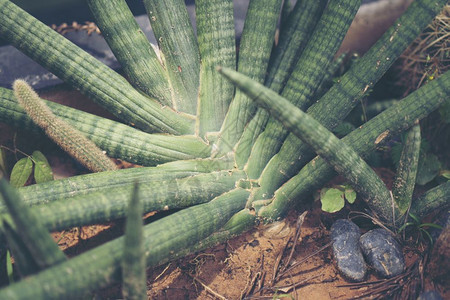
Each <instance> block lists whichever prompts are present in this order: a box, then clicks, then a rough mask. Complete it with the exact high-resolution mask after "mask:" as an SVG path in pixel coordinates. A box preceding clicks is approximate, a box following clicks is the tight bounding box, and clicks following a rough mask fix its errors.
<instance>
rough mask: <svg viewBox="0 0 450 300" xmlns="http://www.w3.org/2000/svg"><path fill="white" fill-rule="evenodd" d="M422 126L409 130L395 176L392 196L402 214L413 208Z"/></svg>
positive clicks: (415, 126)
mask: <svg viewBox="0 0 450 300" xmlns="http://www.w3.org/2000/svg"><path fill="white" fill-rule="evenodd" d="M420 141H421V135H420V125H419V124H417V125H414V126H413V127H411V129H409V130H408V133H407V135H406V141H405V144H404V146H403V151H402V154H401V156H400V161H399V163H398V168H397V173H396V174H395V179H394V184H393V186H392V194H393V196H394V200H395V202H396V204H397V206H398V207H399V210H400V212H401V213H402V214H405V213H406V212H407V211H408V209H409V208H410V206H411V201H412V196H413V192H414V186H415V185H416V175H417V169H418V165H419V155H420Z"/></svg>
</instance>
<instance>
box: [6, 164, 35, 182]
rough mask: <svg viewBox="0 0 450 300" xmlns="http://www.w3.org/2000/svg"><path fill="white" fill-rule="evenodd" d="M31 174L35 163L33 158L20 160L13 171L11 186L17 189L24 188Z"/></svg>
mask: <svg viewBox="0 0 450 300" xmlns="http://www.w3.org/2000/svg"><path fill="white" fill-rule="evenodd" d="M31 172H33V161H32V160H31V158H30V157H24V158H22V159H20V160H19V161H18V162H17V163H16V164H15V165H14V167H13V169H12V171H11V180H10V184H11V185H12V186H13V187H15V188H18V187H22V186H24V185H25V183H26V182H27V180H28V178H29V177H30V175H31Z"/></svg>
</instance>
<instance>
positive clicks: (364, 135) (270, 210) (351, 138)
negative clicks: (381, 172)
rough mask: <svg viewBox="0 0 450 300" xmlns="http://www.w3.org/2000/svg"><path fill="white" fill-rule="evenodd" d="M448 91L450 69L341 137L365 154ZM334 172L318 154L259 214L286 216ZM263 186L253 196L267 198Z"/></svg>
mask: <svg viewBox="0 0 450 300" xmlns="http://www.w3.org/2000/svg"><path fill="white" fill-rule="evenodd" d="M449 93H450V72H447V73H445V74H443V75H442V76H440V77H439V78H438V79H436V80H434V81H432V82H430V83H428V84H427V85H425V86H424V87H422V88H421V89H419V90H417V91H415V92H414V93H412V94H410V95H409V96H408V97H406V98H404V99H402V100H401V101H399V102H398V103H396V104H394V105H393V106H392V107H390V108H388V109H386V110H385V111H384V112H382V113H381V114H379V115H377V116H376V117H374V118H373V119H371V120H370V121H369V122H367V123H365V124H364V126H362V127H360V128H357V129H355V130H354V131H353V132H351V133H350V134H348V135H347V136H345V137H344V138H343V139H342V140H343V141H344V142H345V143H346V144H347V145H350V146H352V147H353V149H354V150H356V151H357V153H358V154H360V155H364V156H365V157H367V156H368V155H369V154H370V153H371V152H372V151H373V150H375V148H376V147H377V146H379V145H381V144H382V143H383V142H384V141H386V140H388V139H389V137H391V136H394V135H396V134H398V133H399V132H401V131H403V130H405V129H407V128H409V127H411V126H413V125H414V123H415V121H416V120H420V119H422V118H424V117H426V116H427V115H428V114H429V113H430V112H432V111H433V110H435V109H437V108H438V107H439V105H440V104H441V103H443V102H444V101H445V99H447V96H448V94H449ZM335 175H336V173H335V172H334V171H333V169H332V168H331V167H330V166H329V165H328V164H327V163H326V162H325V161H324V160H323V159H322V158H321V157H316V158H314V159H313V160H312V161H311V162H309V163H308V164H307V165H306V166H305V167H303V168H302V169H301V170H300V172H299V173H298V174H297V175H295V176H294V177H292V178H291V179H290V180H289V181H287V182H286V183H285V184H284V185H282V186H281V187H280V188H279V189H278V190H276V192H275V194H274V196H273V199H271V200H270V201H267V200H265V201H266V202H268V203H267V204H266V206H265V207H262V208H261V209H260V210H259V214H260V215H261V216H263V217H264V218H267V219H271V220H275V219H278V218H280V217H283V216H285V215H286V214H287V212H288V211H289V207H292V205H294V203H295V202H296V201H298V200H299V199H308V196H309V195H310V194H311V193H313V192H314V191H315V190H317V189H319V188H321V187H322V186H323V185H324V184H326V182H328V181H329V180H330V179H331V178H332V177H333V176H335ZM262 187H263V186H261V188H260V189H259V190H257V192H259V193H261V195H263V196H262V197H261V196H260V197H258V198H257V197H255V198H254V199H255V200H256V199H267V197H264V196H265V195H264V193H265V190H264V189H262ZM255 195H256V193H255ZM300 201H302V200H300ZM423 204H424V203H422V205H419V207H421V208H423V209H424V211H428V212H430V210H427V209H426V204H425V205H423ZM414 205H415V204H414ZM414 205H413V206H414ZM419 210H420V211H421V209H419Z"/></svg>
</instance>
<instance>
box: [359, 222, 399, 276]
mask: <svg viewBox="0 0 450 300" xmlns="http://www.w3.org/2000/svg"><path fill="white" fill-rule="evenodd" d="M359 243H360V246H361V249H362V251H363V253H364V255H365V257H366V258H367V263H368V264H369V265H371V266H372V267H373V268H374V269H375V270H376V271H377V272H378V273H379V274H380V275H381V276H383V277H387V278H388V277H393V276H396V275H399V274H401V273H402V272H403V270H404V269H405V260H404V258H403V253H402V249H401V247H400V245H399V244H398V243H397V241H396V240H395V239H394V237H393V236H392V235H391V234H390V233H389V232H388V231H387V230H385V229H382V228H379V229H373V230H371V231H369V232H367V233H365V234H363V235H362V236H361V238H360V239H359Z"/></svg>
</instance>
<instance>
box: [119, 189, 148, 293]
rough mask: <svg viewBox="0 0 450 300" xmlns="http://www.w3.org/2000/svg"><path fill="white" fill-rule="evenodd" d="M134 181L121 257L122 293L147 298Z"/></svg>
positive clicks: (140, 210) (136, 192)
mask: <svg viewBox="0 0 450 300" xmlns="http://www.w3.org/2000/svg"><path fill="white" fill-rule="evenodd" d="M138 189H139V183H136V184H135V186H134V189H133V193H132V195H131V199H130V201H129V204H128V210H127V222H126V225H125V237H124V246H123V257H122V295H123V298H124V299H130V300H145V299H147V280H146V278H147V277H146V274H145V253H144V247H143V235H142V231H143V227H144V222H143V220H142V214H143V207H142V203H141V201H140V198H139V195H138Z"/></svg>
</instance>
